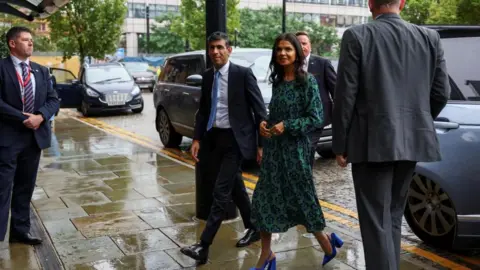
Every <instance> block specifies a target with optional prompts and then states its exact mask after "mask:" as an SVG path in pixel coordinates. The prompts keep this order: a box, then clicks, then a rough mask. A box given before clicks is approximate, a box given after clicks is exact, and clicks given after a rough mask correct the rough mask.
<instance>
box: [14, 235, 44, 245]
mask: <svg viewBox="0 0 480 270" xmlns="http://www.w3.org/2000/svg"><path fill="white" fill-rule="evenodd" d="M9 242H10V243H23V244H27V245H40V244H41V243H42V239H40V238H36V237H33V236H31V235H30V234H29V233H27V234H10V239H9Z"/></svg>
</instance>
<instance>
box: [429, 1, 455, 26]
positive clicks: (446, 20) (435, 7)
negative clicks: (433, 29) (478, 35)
mask: <svg viewBox="0 0 480 270" xmlns="http://www.w3.org/2000/svg"><path fill="white" fill-rule="evenodd" d="M459 2H460V0H441V1H439V2H437V1H434V2H432V5H431V6H430V17H429V18H428V20H427V23H429V24H462V22H461V19H460V18H458V17H457V7H458V4H459Z"/></svg>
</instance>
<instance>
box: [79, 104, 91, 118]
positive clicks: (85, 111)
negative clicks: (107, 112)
mask: <svg viewBox="0 0 480 270" xmlns="http://www.w3.org/2000/svg"><path fill="white" fill-rule="evenodd" d="M80 110H81V111H82V114H83V116H85V117H88V116H89V115H90V111H89V110H88V105H87V103H85V102H82V107H80Z"/></svg>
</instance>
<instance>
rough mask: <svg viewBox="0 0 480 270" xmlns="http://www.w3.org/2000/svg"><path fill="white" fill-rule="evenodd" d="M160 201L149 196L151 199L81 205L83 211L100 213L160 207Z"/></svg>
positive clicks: (91, 213)
mask: <svg viewBox="0 0 480 270" xmlns="http://www.w3.org/2000/svg"><path fill="white" fill-rule="evenodd" d="M161 206H162V203H161V202H159V201H157V200H155V199H153V198H151V199H141V200H129V201H117V202H110V203H103V204H97V205H86V206H83V209H84V210H85V212H87V213H88V214H89V215H93V214H101V213H112V212H121V211H130V210H142V209H148V208H155V207H161Z"/></svg>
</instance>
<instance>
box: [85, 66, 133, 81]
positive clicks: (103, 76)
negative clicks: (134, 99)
mask: <svg viewBox="0 0 480 270" xmlns="http://www.w3.org/2000/svg"><path fill="white" fill-rule="evenodd" d="M85 76H86V79H87V83H105V82H118V81H131V80H132V78H131V77H130V74H128V72H127V70H126V69H125V68H124V67H121V66H101V67H90V68H89V69H87V71H86V74H85Z"/></svg>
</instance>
